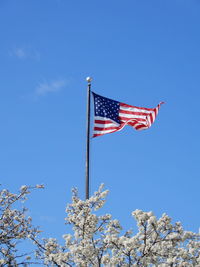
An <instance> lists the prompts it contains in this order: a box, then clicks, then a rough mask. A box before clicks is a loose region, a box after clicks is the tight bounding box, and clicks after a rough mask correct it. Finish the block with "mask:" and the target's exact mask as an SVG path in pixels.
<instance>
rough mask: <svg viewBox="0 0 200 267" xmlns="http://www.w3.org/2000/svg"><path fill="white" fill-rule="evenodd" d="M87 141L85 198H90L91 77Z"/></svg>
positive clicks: (89, 83)
mask: <svg viewBox="0 0 200 267" xmlns="http://www.w3.org/2000/svg"><path fill="white" fill-rule="evenodd" d="M86 81H87V82H88V86H87V132H86V134H87V141H86V166H85V167H86V172H85V199H89V186H90V183H89V182H90V168H89V167H90V98H91V93H90V92H91V81H92V78H91V77H87V78H86Z"/></svg>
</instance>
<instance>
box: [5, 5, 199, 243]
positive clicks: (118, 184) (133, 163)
mask: <svg viewBox="0 0 200 267" xmlns="http://www.w3.org/2000/svg"><path fill="white" fill-rule="evenodd" d="M199 14H200V2H199V1H198V0H168V1H160V0H141V1H136V0H125V1H120V0H118V1H113V0H110V1H106V0H102V1H97V0H86V1H67V0H51V1H49V0H43V1H40V0H29V1H27V0H13V1H11V0H1V1H0V33H1V42H0V62H1V70H0V77H1V79H0V88H1V89H0V125H1V131H0V136H1V138H0V162H1V164H0V183H1V184H2V187H5V188H9V189H10V190H13V191H16V190H17V189H18V188H19V187H20V186H21V185H24V184H28V185H35V184H41V183H43V184H45V187H46V188H45V190H44V191H35V192H34V193H33V194H32V195H31V196H30V199H29V201H28V203H27V205H28V207H29V209H30V214H31V216H32V217H33V219H34V222H35V224H36V225H40V226H41V229H42V230H43V231H44V233H43V235H45V236H51V237H57V238H60V237H61V236H62V234H64V233H66V226H65V225H64V217H65V206H66V203H68V202H70V199H71V193H70V191H71V188H72V187H74V186H75V187H78V189H79V192H80V196H81V197H82V198H84V195H85V193H84V189H85V185H84V182H85V177H84V175H85V146H86V144H85V139H86V87H87V83H86V81H85V78H86V77H87V76H92V77H93V78H94V79H93V82H92V89H93V90H94V91H95V92H96V93H98V94H100V95H103V96H106V97H109V98H112V99H115V100H118V101H121V102H124V103H127V104H130V105H135V106H143V107H155V106H156V105H157V104H158V103H159V102H160V101H165V102H166V104H165V105H163V106H162V107H161V109H160V112H159V115H158V117H157V119H156V121H155V123H154V124H153V126H152V127H151V128H150V129H149V130H146V131H142V132H136V131H134V130H133V129H132V128H131V127H126V128H124V129H123V131H121V132H118V133H113V134H108V135H105V136H102V137H98V138H95V139H93V140H92V142H91V192H93V191H95V190H96V189H97V187H98V186H99V185H100V184H101V183H102V182H103V183H105V186H106V188H108V189H109V190H110V193H109V196H108V202H107V204H106V206H105V208H104V210H103V211H102V212H110V213H112V214H113V217H114V218H118V219H119V220H120V221H121V223H122V225H123V226H124V228H130V227H132V225H134V224H133V220H132V218H131V211H132V210H135V209H143V210H146V211H149V210H152V211H153V212H154V213H155V214H156V215H157V216H161V214H162V213H163V212H166V213H167V214H169V215H170V216H172V217H173V219H174V221H181V222H182V223H183V225H184V227H185V228H186V229H188V230H192V231H198V229H199V226H200V213H199V188H200V181H199V176H200V175H199V173H200V165H199V150H200V142H199V129H200V126H199V117H200V113H199V97H200V93H199V84H200V75H199V70H200V49H199V47H200V16H199ZM91 127H92V125H91Z"/></svg>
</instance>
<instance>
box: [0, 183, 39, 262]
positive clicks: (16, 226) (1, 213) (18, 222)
mask: <svg viewBox="0 0 200 267" xmlns="http://www.w3.org/2000/svg"><path fill="white" fill-rule="evenodd" d="M34 188H43V186H42V185H37V186H35V187H28V186H22V187H21V189H20V191H19V193H18V194H13V193H11V192H10V191H8V190H6V189H3V190H1V191H0V266H2V267H3V266H9V267H14V266H19V265H23V266H27V265H29V264H33V263H35V262H32V260H31V255H30V253H27V252H22V251H21V249H19V243H20V242H21V241H24V240H26V239H35V238H36V236H37V235H38V233H39V232H40V231H39V230H38V228H36V227H33V226H32V219H31V217H27V216H26V211H27V209H25V208H24V207H21V206H20V207H19V204H20V202H24V201H25V200H26V199H27V195H28V194H29V193H30V190H31V189H34Z"/></svg>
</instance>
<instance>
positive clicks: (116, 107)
mask: <svg viewBox="0 0 200 267" xmlns="http://www.w3.org/2000/svg"><path fill="white" fill-rule="evenodd" d="M92 94H93V97H94V115H95V118H94V134H93V137H96V136H100V135H104V134H107V133H114V132H117V131H120V130H122V129H123V128H124V126H125V125H130V126H132V127H133V128H135V129H136V130H144V129H148V128H149V127H151V125H152V123H153V122H154V121H155V118H156V116H157V115H158V111H159V108H160V106H161V104H163V103H164V102H161V103H159V104H158V105H157V107H155V108H140V107H135V106H130V105H127V104H124V103H120V102H118V101H115V100H112V99H109V98H106V97H103V96H100V95H97V94H95V93H92Z"/></svg>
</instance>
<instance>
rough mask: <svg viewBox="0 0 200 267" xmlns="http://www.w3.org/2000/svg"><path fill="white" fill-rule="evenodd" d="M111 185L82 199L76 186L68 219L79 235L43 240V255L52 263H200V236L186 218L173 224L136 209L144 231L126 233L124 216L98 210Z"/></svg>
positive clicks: (144, 266)
mask: <svg viewBox="0 0 200 267" xmlns="http://www.w3.org/2000/svg"><path fill="white" fill-rule="evenodd" d="M107 193H108V191H107V190H106V191H103V187H102V186H101V187H100V188H99V190H98V191H97V192H95V193H94V195H93V196H92V197H90V199H88V200H85V201H83V200H81V199H80V198H79V197H78V194H77V190H73V197H72V204H69V205H68V206H67V209H66V212H67V217H66V222H67V223H68V224H70V225H71V226H72V229H73V235H72V234H66V235H64V236H63V237H64V240H65V245H64V246H61V245H59V244H58V242H57V241H56V239H52V238H50V239H46V240H44V242H43V243H42V244H41V243H39V242H38V241H36V243H37V245H38V250H37V256H38V257H39V258H40V259H42V260H43V264H44V265H47V266H61V267H65V266H80V267H87V266H113V267H114V266H124V267H126V266H133V267H136V266H141V267H153V266H155V267H200V236H199V235H198V234H195V233H193V232H187V231H184V230H183V228H182V226H181V223H180V222H176V223H175V224H172V222H171V218H170V217H169V216H167V215H166V214H163V215H162V217H161V218H159V219H157V218H156V217H155V216H154V214H153V213H152V212H144V211H141V210H135V211H134V212H133V213H132V215H133V217H134V218H135V220H136V221H137V226H138V231H137V233H135V234H133V232H132V231H131V230H129V231H127V232H126V233H125V234H120V233H121V230H122V228H121V226H120V223H119V221H118V220H113V219H112V216H111V215H110V214H105V215H102V216H97V215H96V214H95V211H97V210H99V209H100V208H101V207H102V206H103V205H104V203H105V197H106V195H107Z"/></svg>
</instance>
